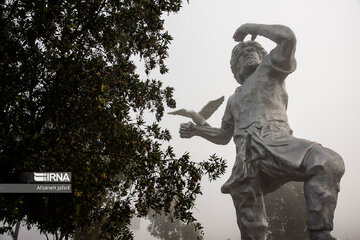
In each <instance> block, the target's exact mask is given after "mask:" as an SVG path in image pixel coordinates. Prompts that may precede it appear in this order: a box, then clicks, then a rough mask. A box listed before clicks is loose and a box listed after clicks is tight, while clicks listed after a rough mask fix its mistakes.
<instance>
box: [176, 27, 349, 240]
mask: <svg viewBox="0 0 360 240" xmlns="http://www.w3.org/2000/svg"><path fill="white" fill-rule="evenodd" d="M247 35H251V36H252V37H251V41H246V42H244V39H245V37H246V36H247ZM258 35H260V36H263V37H265V38H268V39H270V40H272V41H274V42H275V43H276V44H277V46H276V47H275V48H274V49H272V50H271V52H270V53H269V54H268V53H267V52H266V51H265V49H264V48H263V47H262V46H261V45H260V44H259V43H257V42H255V41H254V40H255V39H256V37H257V36H258ZM233 38H234V40H235V41H237V42H239V43H238V44H237V45H236V46H235V47H234V49H233V51H232V56H231V61H230V65H231V70H232V72H233V74H234V77H235V79H236V80H237V82H238V83H239V84H240V85H241V86H240V87H238V88H237V89H236V90H235V92H234V94H233V95H232V96H230V98H229V99H228V101H227V106H226V109H225V113H224V116H223V118H222V123H221V127H220V128H214V127H209V126H200V125H195V124H193V123H192V122H189V123H185V124H181V125H180V131H179V132H180V137H182V138H190V137H193V136H200V137H203V138H205V139H207V140H209V141H211V142H213V143H216V144H227V143H228V142H229V141H230V140H231V138H233V140H234V142H235V145H236V159H235V163H234V167H233V169H232V174H231V176H230V178H229V179H228V180H227V182H226V183H225V184H224V185H223V186H222V188H221V192H222V193H225V194H230V195H231V197H232V199H233V202H234V206H235V210H236V215H237V223H238V226H239V228H240V232H241V237H242V239H243V240H245V239H246V240H248V239H249V240H250V239H252V240H264V239H265V238H266V230H267V222H266V212H265V206H264V198H263V197H264V195H266V194H267V193H270V192H272V191H275V190H276V189H278V188H279V187H280V186H282V185H283V184H285V183H287V182H289V181H303V182H304V195H305V200H306V211H307V228H308V231H309V235H310V239H311V240H334V239H336V238H334V237H332V236H331V235H330V232H331V231H332V229H333V217H334V211H335V207H336V202H337V195H338V192H339V183H340V179H341V177H342V175H343V174H344V171H345V168H344V163H343V160H342V158H341V157H340V155H338V154H337V153H336V152H334V151H332V150H330V149H328V148H325V147H323V146H322V145H320V144H318V143H315V142H312V141H308V140H305V139H299V138H296V137H294V136H293V135H292V130H291V129H290V127H289V124H288V119H287V114H286V109H287V102H288V95H287V92H286V89H285V81H284V80H285V79H286V77H287V76H288V75H289V74H290V73H292V72H293V71H294V70H295V68H296V60H295V56H294V54H295V47H296V38H295V35H294V33H293V32H292V30H291V29H290V28H288V27H286V26H282V25H263V24H244V25H242V26H240V27H239V28H238V29H237V30H236V32H235V34H234V37H233Z"/></svg>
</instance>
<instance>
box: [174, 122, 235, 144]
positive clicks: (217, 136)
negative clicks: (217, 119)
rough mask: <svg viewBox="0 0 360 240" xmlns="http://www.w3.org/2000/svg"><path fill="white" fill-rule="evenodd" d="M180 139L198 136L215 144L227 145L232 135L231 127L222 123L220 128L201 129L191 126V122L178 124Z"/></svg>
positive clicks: (200, 127) (201, 127)
mask: <svg viewBox="0 0 360 240" xmlns="http://www.w3.org/2000/svg"><path fill="white" fill-rule="evenodd" d="M179 132H180V137H181V138H191V137H193V136H200V137H203V138H205V139H207V140H208V141H210V142H213V143H215V144H221V145H225V144H227V143H228V142H229V141H230V140H231V138H232V136H233V133H234V129H233V126H232V125H230V124H228V123H226V122H223V123H222V125H221V128H214V127H203V126H198V125H195V124H193V123H192V122H188V123H183V124H180V130H179Z"/></svg>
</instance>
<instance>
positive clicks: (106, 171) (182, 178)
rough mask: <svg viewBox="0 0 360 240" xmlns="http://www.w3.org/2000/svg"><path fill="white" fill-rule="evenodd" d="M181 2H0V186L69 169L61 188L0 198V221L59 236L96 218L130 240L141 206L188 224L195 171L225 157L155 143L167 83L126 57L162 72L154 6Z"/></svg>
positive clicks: (174, 7)
mask: <svg viewBox="0 0 360 240" xmlns="http://www.w3.org/2000/svg"><path fill="white" fill-rule="evenodd" d="M181 2H182V1H181V0H156V1H155V0H132V1H130V0H92V1H80V0H78V1H66V0H63V1H51V0H33V1H21V0H7V1H1V5H0V14H1V18H0V61H1V62H0V74H1V75H0V182H4V181H9V179H10V180H11V179H14V177H15V175H16V174H17V173H18V172H32V171H39V172H41V171H69V172H72V176H73V180H72V189H73V193H72V194H1V195H0V220H2V221H5V222H7V223H9V224H10V225H13V224H15V222H16V221H17V220H20V219H23V220H24V221H25V222H26V223H27V224H28V225H32V224H36V225H37V226H38V227H39V229H40V230H41V231H43V232H45V233H57V232H59V233H61V235H62V236H71V235H72V233H73V232H74V229H78V228H81V227H86V226H88V225H89V226H90V225H91V223H93V222H99V223H101V227H102V231H101V233H102V234H103V236H102V238H101V239H130V238H131V232H130V231H129V229H128V225H129V223H130V219H131V218H132V216H133V215H138V216H145V215H147V212H148V210H149V208H152V209H155V210H157V211H161V210H164V211H165V212H169V211H170V208H173V211H174V212H173V213H174V216H175V217H177V218H179V219H181V220H183V221H188V222H192V221H194V218H193V216H192V214H191V211H190V209H191V208H192V207H193V205H194V200H195V197H196V195H197V194H200V193H201V192H200V185H199V184H200V179H201V176H202V175H204V174H205V173H206V172H207V173H209V175H210V176H211V177H212V178H215V177H217V176H218V175H219V174H221V173H222V172H223V169H224V166H225V165H224V164H225V163H224V161H223V160H222V159H218V158H216V157H215V158H214V157H213V158H212V159H211V160H212V161H210V162H208V163H206V162H203V163H201V164H195V163H193V162H191V161H189V156H188V155H187V154H186V155H184V156H182V157H180V158H179V159H175V156H174V154H173V152H172V149H171V148H168V149H167V150H164V149H162V143H164V142H166V141H169V140H170V139H171V136H170V134H169V132H168V131H167V130H166V129H161V128H160V127H159V125H158V124H159V121H160V120H161V118H162V116H163V112H164V109H165V107H166V106H167V107H171V108H174V107H175V100H174V99H173V97H172V92H173V89H172V88H169V87H163V86H162V84H161V82H160V81H158V80H150V79H146V80H142V79H140V77H139V76H138V75H137V74H136V73H135V69H136V67H135V65H134V63H133V62H132V60H131V59H132V58H131V57H132V56H140V57H141V58H142V59H143V60H144V62H145V67H146V68H145V69H146V70H145V71H146V73H148V72H149V71H151V70H152V69H154V68H156V67H158V69H159V71H160V72H161V73H166V72H167V68H166V66H165V64H164V59H165V58H166V57H167V50H168V45H169V43H170V41H171V39H172V38H171V36H170V35H169V34H168V33H167V32H166V31H165V30H164V29H163V23H164V20H162V13H166V12H177V11H179V10H180V7H181ZM145 112H150V113H152V114H153V115H154V116H155V119H156V121H155V122H154V123H153V124H149V123H146V122H145V121H144V119H143V114H144V113H145ZM171 203H174V204H173V205H172V204H171Z"/></svg>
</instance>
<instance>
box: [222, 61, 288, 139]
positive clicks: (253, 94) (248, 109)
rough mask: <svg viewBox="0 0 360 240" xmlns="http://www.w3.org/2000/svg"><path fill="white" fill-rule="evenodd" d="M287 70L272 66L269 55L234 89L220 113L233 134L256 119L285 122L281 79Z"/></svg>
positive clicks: (284, 90) (259, 121) (283, 86)
mask: <svg viewBox="0 0 360 240" xmlns="http://www.w3.org/2000/svg"><path fill="white" fill-rule="evenodd" d="M293 70H294V69H293ZM288 74H289V72H285V71H281V70H279V69H278V68H274V67H273V65H272V64H271V62H270V56H269V55H268V56H267V57H266V58H265V59H264V61H262V62H261V64H260V65H259V66H258V67H257V68H256V70H255V72H254V73H253V74H252V75H250V76H249V77H248V78H247V79H246V81H245V82H244V83H243V85H242V86H240V87H238V88H237V89H236V91H235V93H234V94H233V95H232V96H231V97H230V98H229V100H228V103H227V108H226V111H225V115H224V117H223V121H225V122H228V123H230V124H233V125H234V136H236V135H238V134H239V131H240V130H241V129H245V128H247V127H248V126H250V125H251V124H252V123H255V122H257V123H260V124H266V123H267V122H269V121H282V122H285V123H287V122H288V119H287V115H286V108H287V102H288V95H287V92H286V88H285V81H284V80H285V78H286V77H287V75H288Z"/></svg>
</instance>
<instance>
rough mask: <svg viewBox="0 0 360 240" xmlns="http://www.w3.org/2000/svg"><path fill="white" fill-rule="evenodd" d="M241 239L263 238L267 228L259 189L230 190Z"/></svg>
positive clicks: (259, 239)
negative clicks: (249, 190)
mask: <svg viewBox="0 0 360 240" xmlns="http://www.w3.org/2000/svg"><path fill="white" fill-rule="evenodd" d="M231 197H232V199H233V202H234V206H235V210H236V217H237V223H238V226H239V228H240V232H241V239H242V240H265V234H266V230H267V226H268V224H267V221H266V212H265V205H264V198H263V194H262V193H261V192H259V191H252V192H236V190H235V191H232V192H231Z"/></svg>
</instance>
